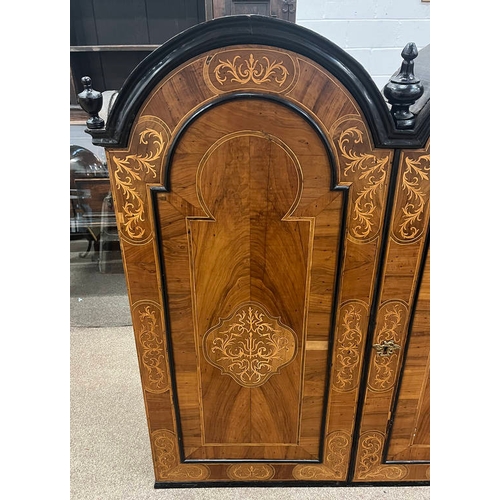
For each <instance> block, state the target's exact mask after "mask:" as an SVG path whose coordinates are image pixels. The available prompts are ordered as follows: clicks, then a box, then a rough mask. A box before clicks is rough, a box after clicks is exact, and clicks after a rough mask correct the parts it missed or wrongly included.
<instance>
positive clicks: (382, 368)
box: [368, 301, 408, 391]
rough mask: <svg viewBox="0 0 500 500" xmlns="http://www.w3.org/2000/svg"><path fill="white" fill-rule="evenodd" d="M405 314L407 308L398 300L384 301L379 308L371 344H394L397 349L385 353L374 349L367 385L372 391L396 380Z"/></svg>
mask: <svg viewBox="0 0 500 500" xmlns="http://www.w3.org/2000/svg"><path fill="white" fill-rule="evenodd" d="M407 315H408V308H407V306H406V304H404V303H403V302H400V301H390V302H386V303H385V304H383V305H382V306H381V307H380V309H379V313H378V318H379V320H378V324H377V329H376V332H375V336H374V341H373V344H374V345H380V346H383V345H384V344H385V345H389V346H390V345H394V344H395V345H396V346H398V347H399V349H398V348H396V349H388V353H387V355H380V354H377V353H376V352H375V350H374V354H373V355H372V363H371V366H370V374H369V377H368V386H369V387H370V389H372V390H373V391H385V390H388V389H390V388H391V387H393V385H394V383H395V381H396V369H397V366H398V362H399V358H400V356H401V347H402V345H401V344H402V342H403V331H404V328H405V325H406V318H407Z"/></svg>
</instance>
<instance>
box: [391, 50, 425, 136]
mask: <svg viewBox="0 0 500 500" xmlns="http://www.w3.org/2000/svg"><path fill="white" fill-rule="evenodd" d="M417 56H418V49H417V46H416V45H415V44H414V43H413V42H410V43H407V44H406V46H405V48H404V49H403V51H402V52H401V57H402V58H403V63H402V64H401V69H400V70H399V73H398V74H397V75H396V76H394V77H392V78H391V79H390V81H389V83H387V84H386V85H385V87H384V95H385V97H386V98H387V100H388V101H389V103H390V104H392V107H391V114H392V116H393V118H394V121H395V122H396V128H399V129H408V128H413V126H414V125H415V115H414V114H413V113H412V112H411V111H410V106H411V105H412V104H414V103H415V101H417V99H419V98H420V97H422V94H423V93H424V86H423V85H422V84H421V83H420V79H418V78H416V77H415V75H414V74H413V65H414V63H413V59H415V58H416V57H417Z"/></svg>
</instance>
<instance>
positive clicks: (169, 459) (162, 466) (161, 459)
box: [151, 430, 210, 481]
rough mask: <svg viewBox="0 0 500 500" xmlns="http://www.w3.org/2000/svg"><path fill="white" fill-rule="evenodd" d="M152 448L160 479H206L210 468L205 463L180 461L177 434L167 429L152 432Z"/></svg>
mask: <svg viewBox="0 0 500 500" xmlns="http://www.w3.org/2000/svg"><path fill="white" fill-rule="evenodd" d="M151 438H152V439H151V441H152V450H153V460H154V465H155V469H156V474H157V477H158V479H160V480H170V481H188V480H191V481H193V480H194V481H196V480H202V479H206V478H207V477H208V476H209V475H210V470H209V469H208V468H207V467H206V466H204V465H198V464H181V463H179V459H178V453H177V449H176V437H175V434H174V433H173V432H171V431H167V430H158V431H155V432H153V433H152V435H151Z"/></svg>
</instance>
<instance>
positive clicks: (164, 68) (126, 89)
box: [87, 15, 430, 148]
mask: <svg viewBox="0 0 500 500" xmlns="http://www.w3.org/2000/svg"><path fill="white" fill-rule="evenodd" d="M237 44H263V45H272V46H276V47H280V48H282V49H286V50H291V51H294V52H296V53H298V54H301V55H303V56H305V57H308V58H310V59H312V60H313V61H315V62H317V63H318V64H320V65H321V66H323V67H324V68H325V69H327V70H328V71H329V72H330V73H331V74H333V75H334V76H335V77H336V78H338V79H339V80H340V81H341V82H342V83H343V84H344V85H345V86H346V87H347V89H348V90H349V91H350V92H351V93H352V94H353V96H354V98H355V99H356V101H357V102H358V104H359V105H360V107H361V109H362V111H363V113H364V115H365V117H366V119H367V121H368V124H369V126H370V129H371V132H372V134H373V140H374V143H375V146H376V147H404V148H419V147H422V146H423V145H424V144H425V143H426V141H427V139H428V138H429V133H430V123H429V122H430V120H429V107H428V106H424V107H423V109H422V111H421V112H420V113H419V115H418V116H417V117H416V120H415V126H414V128H413V129H410V130H398V129H397V128H396V126H395V123H394V120H393V118H392V116H391V113H390V111H389V108H388V105H387V103H386V101H385V99H384V97H383V95H382V93H381V92H380V90H379V89H378V88H377V87H376V85H375V83H374V81H373V80H372V78H371V77H370V75H369V74H368V73H367V72H366V70H365V69H364V68H363V66H362V65H361V64H359V63H358V62H357V61H356V60H355V59H354V58H353V57H352V56H350V55H349V54H348V53H347V52H345V51H344V50H343V49H341V48H340V47H338V46H337V45H335V44H334V43H332V42H331V41H330V40H328V39H327V38H324V37H323V36H321V35H318V34H317V33H315V32H313V31H311V30H309V29H307V28H304V27H302V26H298V25H296V24H294V23H290V22H287V21H282V20H278V19H273V18H269V17H265V16H258V15H243V16H227V17H222V18H217V19H214V20H211V21H207V22H204V23H201V24H198V25H196V26H194V27H192V28H189V29H187V30H185V31H183V32H182V33H180V34H178V35H176V36H175V37H173V38H171V39H170V40H169V41H167V42H166V43H164V44H163V45H161V46H160V47H159V48H157V49H156V50H155V51H153V52H152V53H151V54H150V55H149V56H147V57H146V58H145V59H144V60H143V61H142V62H141V63H140V64H139V65H138V66H137V67H136V68H135V70H134V71H133V72H132V73H131V74H130V76H129V77H128V79H127V80H126V81H125V83H124V85H123V87H122V88H121V90H120V93H119V95H118V97H117V99H116V102H115V104H114V106H113V108H112V110H111V112H110V115H109V119H108V122H107V123H106V126H105V128H104V129H100V130H99V129H94V130H89V129H88V130H87V132H88V133H89V134H90V135H91V136H92V138H93V141H92V142H93V144H95V145H98V146H103V147H119V148H120V147H126V146H127V143H128V139H129V134H130V131H131V127H132V124H133V122H134V119H135V117H136V115H137V113H138V111H139V108H140V106H141V105H142V103H143V101H144V98H145V97H146V96H147V95H148V94H149V93H150V92H151V90H152V89H153V88H154V87H155V85H156V84H157V83H158V82H159V81H161V79H162V78H163V77H164V76H166V75H167V74H168V73H169V72H170V71H172V70H173V69H174V68H176V67H177V66H179V65H180V64H182V63H184V62H186V61H187V60H189V59H191V58H193V57H196V56H198V55H199V54H202V53H204V52H206V51H208V50H213V49H217V48H220V47H225V46H228V45H237Z"/></svg>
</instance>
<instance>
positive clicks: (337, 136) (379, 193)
mask: <svg viewBox="0 0 500 500" xmlns="http://www.w3.org/2000/svg"><path fill="white" fill-rule="evenodd" d="M331 135H332V138H333V140H334V142H335V145H336V148H337V155H338V159H339V164H340V174H341V181H342V182H351V183H352V186H351V189H352V191H353V193H352V202H351V203H352V212H351V213H352V222H351V224H350V225H349V236H350V237H352V238H354V239H355V240H358V241H363V242H366V241H370V240H372V239H373V238H375V237H376V236H377V235H378V234H379V231H380V227H381V221H382V216H383V205H384V199H385V193H386V190H387V183H388V172H389V165H390V161H391V154H390V153H389V152H388V151H386V150H374V149H373V148H372V147H371V144H370V140H369V137H368V132H367V131H366V126H365V124H364V123H363V122H362V121H361V120H359V119H357V118H355V117H350V118H349V117H348V118H347V119H343V120H342V122H341V123H339V124H337V125H336V126H335V125H334V127H332V132H331Z"/></svg>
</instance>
